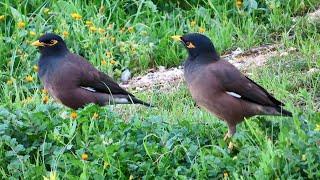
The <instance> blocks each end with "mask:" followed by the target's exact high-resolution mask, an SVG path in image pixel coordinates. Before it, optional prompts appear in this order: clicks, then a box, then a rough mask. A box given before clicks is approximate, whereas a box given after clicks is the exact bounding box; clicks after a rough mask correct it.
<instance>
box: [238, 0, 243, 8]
mask: <svg viewBox="0 0 320 180" xmlns="http://www.w3.org/2000/svg"><path fill="white" fill-rule="evenodd" d="M242 4H243V0H236V6H237V8H238V9H239V8H241V7H242Z"/></svg>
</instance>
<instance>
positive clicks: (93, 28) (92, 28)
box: [89, 26, 97, 32]
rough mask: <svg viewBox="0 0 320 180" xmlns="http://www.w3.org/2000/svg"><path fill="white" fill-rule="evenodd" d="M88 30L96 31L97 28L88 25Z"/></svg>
mask: <svg viewBox="0 0 320 180" xmlns="http://www.w3.org/2000/svg"><path fill="white" fill-rule="evenodd" d="M89 30H90V31H91V32H96V31H97V28H96V27H94V26H90V27H89Z"/></svg>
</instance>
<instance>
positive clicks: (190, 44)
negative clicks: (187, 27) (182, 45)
mask: <svg viewBox="0 0 320 180" xmlns="http://www.w3.org/2000/svg"><path fill="white" fill-rule="evenodd" d="M186 45H187V48H189V49H192V48H196V46H195V45H194V44H192V42H187V43H186Z"/></svg>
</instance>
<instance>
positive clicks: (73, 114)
mask: <svg viewBox="0 0 320 180" xmlns="http://www.w3.org/2000/svg"><path fill="white" fill-rule="evenodd" d="M77 117H78V114H77V113H76V112H74V111H73V112H72V113H71V114H70V118H71V119H76V118H77Z"/></svg>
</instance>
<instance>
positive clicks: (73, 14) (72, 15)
mask: <svg viewBox="0 0 320 180" xmlns="http://www.w3.org/2000/svg"><path fill="white" fill-rule="evenodd" d="M71 17H72V18H73V19H75V20H80V19H82V16H81V15H80V14H78V13H72V14H71Z"/></svg>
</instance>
